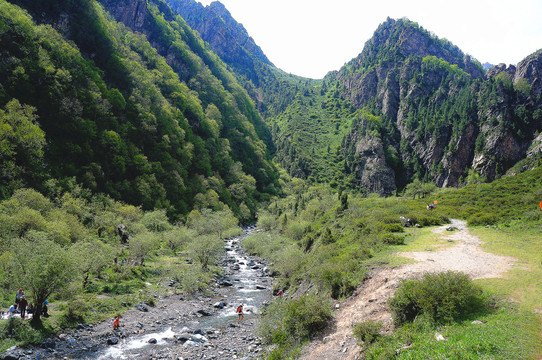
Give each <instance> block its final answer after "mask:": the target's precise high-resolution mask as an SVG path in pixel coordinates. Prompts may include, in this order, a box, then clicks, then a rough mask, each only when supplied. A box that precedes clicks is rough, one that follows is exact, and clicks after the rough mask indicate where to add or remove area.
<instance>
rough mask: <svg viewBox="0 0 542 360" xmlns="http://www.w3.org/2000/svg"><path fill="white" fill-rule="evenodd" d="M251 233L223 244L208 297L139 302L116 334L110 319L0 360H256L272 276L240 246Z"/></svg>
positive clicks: (16, 350) (1, 356) (13, 350)
mask: <svg viewBox="0 0 542 360" xmlns="http://www.w3.org/2000/svg"><path fill="white" fill-rule="evenodd" d="M253 231H256V230H254V229H247V230H245V231H244V233H243V235H242V236H240V237H237V238H233V239H228V240H226V241H225V249H226V253H225V256H224V258H223V260H222V266H223V268H224V276H223V277H222V278H220V279H217V282H216V286H215V287H214V288H213V289H212V295H211V296H208V297H203V296H200V297H194V298H190V299H188V298H186V299H185V298H184V297H182V296H179V295H177V296H169V297H166V298H163V299H161V300H159V301H157V302H156V305H155V306H152V307H151V306H148V305H147V304H144V303H140V304H137V306H136V308H134V309H131V310H128V311H127V312H125V313H124V314H123V315H122V317H121V319H120V324H121V327H120V329H118V330H113V328H112V322H111V321H106V322H103V323H100V324H96V325H87V324H79V325H78V326H77V329H76V330H74V331H73V332H71V333H65V334H60V335H58V336H57V337H55V338H53V339H49V340H47V341H45V342H43V344H42V345H41V347H37V348H32V349H23V348H19V347H12V348H10V349H8V351H7V352H5V353H4V354H0V359H9V360H12V359H100V360H110V359H183V360H189V359H194V360H195V359H246V360H248V359H254V358H256V357H257V356H258V354H260V353H261V351H262V344H261V342H260V340H259V339H258V338H257V336H256V334H255V330H256V326H257V322H258V313H260V311H261V309H262V307H263V306H264V304H265V302H268V301H271V297H272V277H271V276H270V274H269V270H268V269H267V267H266V266H265V264H264V263H263V261H262V260H261V259H258V258H256V257H253V256H249V255H248V254H246V252H245V251H244V250H243V249H242V248H241V247H240V246H239V242H240V241H241V240H242V239H243V238H244V237H246V236H247V235H248V234H250V233H251V232H253ZM239 304H243V305H244V316H245V317H244V320H243V321H242V322H241V324H238V316H237V314H236V309H237V306H238V305H239Z"/></svg>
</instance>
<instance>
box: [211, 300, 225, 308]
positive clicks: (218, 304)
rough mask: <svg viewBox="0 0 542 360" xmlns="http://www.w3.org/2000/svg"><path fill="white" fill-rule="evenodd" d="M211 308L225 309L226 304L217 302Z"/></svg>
mask: <svg viewBox="0 0 542 360" xmlns="http://www.w3.org/2000/svg"><path fill="white" fill-rule="evenodd" d="M213 307H214V308H215V309H224V307H226V303H224V302H222V301H219V302H216V303H214V304H213Z"/></svg>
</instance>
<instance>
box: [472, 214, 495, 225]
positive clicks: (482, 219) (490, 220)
mask: <svg viewBox="0 0 542 360" xmlns="http://www.w3.org/2000/svg"><path fill="white" fill-rule="evenodd" d="M467 222H468V223H469V225H470V226H477V225H481V226H483V225H493V224H495V223H496V222H497V216H496V215H495V214H487V213H476V214H473V215H471V216H469V217H468V219H467Z"/></svg>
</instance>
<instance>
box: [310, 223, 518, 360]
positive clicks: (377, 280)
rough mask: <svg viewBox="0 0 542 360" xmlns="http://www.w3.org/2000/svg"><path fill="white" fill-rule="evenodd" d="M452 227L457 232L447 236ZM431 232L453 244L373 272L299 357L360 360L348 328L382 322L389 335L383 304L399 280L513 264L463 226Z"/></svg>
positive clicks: (486, 271)
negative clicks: (359, 324)
mask: <svg viewBox="0 0 542 360" xmlns="http://www.w3.org/2000/svg"><path fill="white" fill-rule="evenodd" d="M451 226H452V227H456V228H457V230H455V231H452V232H448V231H446V229H447V228H449V227H451ZM433 232H434V233H435V234H437V237H436V239H444V240H452V241H453V242H454V243H455V245H453V246H451V247H448V248H445V249H442V250H438V251H423V252H409V253H399V254H398V255H400V256H403V257H408V258H412V259H415V260H417V261H418V262H416V263H412V264H406V265H402V266H398V267H392V268H383V269H379V270H375V271H374V272H373V273H372V274H370V278H369V279H368V280H366V281H365V282H364V284H363V285H362V286H361V287H360V288H358V289H357V290H356V292H355V293H354V294H353V295H352V296H351V297H350V298H349V299H348V300H346V301H345V302H343V303H341V304H340V310H339V311H337V312H336V313H335V315H334V319H333V322H332V324H331V326H330V327H329V328H328V329H327V331H326V332H325V333H324V334H322V335H321V337H320V338H319V339H317V340H315V341H313V342H312V343H311V344H310V345H309V346H308V347H307V348H306V349H305V350H304V351H303V354H302V355H301V357H300V358H301V359H303V360H314V359H325V360H334V359H341V360H343V359H351V360H353V359H359V358H360V355H359V354H360V350H361V349H360V347H359V346H358V345H357V344H356V340H355V339H354V338H353V336H352V326H353V325H355V324H357V323H360V322H362V321H366V320H380V321H382V323H383V324H384V326H385V328H386V331H391V330H392V329H393V323H392V318H391V313H390V312H389V308H388V306H387V300H388V299H389V298H390V297H391V296H392V295H393V293H394V291H395V289H396V288H397V286H398V284H399V283H400V281H401V280H402V279H405V278H411V277H416V276H419V275H421V274H423V273H425V272H441V271H447V270H453V271H462V272H465V273H467V274H469V275H470V276H471V277H472V278H473V279H482V278H494V277H500V276H502V274H503V273H504V272H506V271H507V270H508V269H509V268H510V264H513V263H515V262H517V260H516V259H514V258H511V257H505V256H498V255H494V254H490V253H487V252H485V251H483V250H482V249H481V248H480V244H481V241H480V239H478V238H477V237H476V236H473V235H471V234H470V233H469V231H468V229H467V227H466V223H465V222H464V221H460V220H452V223H451V224H449V225H445V226H442V227H439V228H436V229H434V230H433Z"/></svg>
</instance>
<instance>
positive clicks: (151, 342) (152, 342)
mask: <svg viewBox="0 0 542 360" xmlns="http://www.w3.org/2000/svg"><path fill="white" fill-rule="evenodd" d="M157 342H158V341H157V340H156V339H155V338H150V339H149V341H148V343H149V344H156V343H157Z"/></svg>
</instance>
